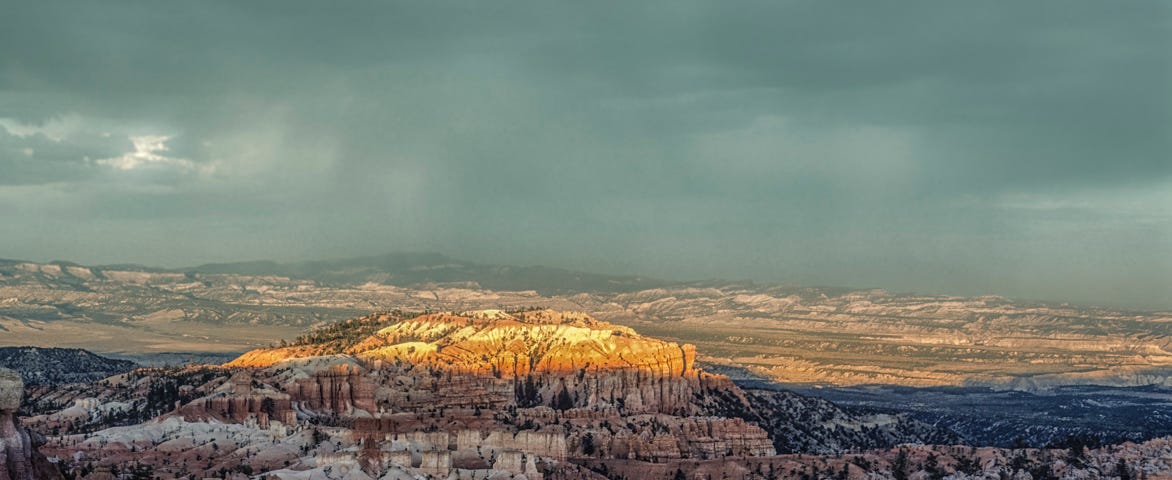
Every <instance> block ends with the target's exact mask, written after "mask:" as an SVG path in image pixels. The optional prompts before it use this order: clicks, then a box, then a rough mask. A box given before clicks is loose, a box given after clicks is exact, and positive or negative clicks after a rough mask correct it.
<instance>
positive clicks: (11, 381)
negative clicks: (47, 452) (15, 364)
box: [0, 368, 61, 480]
mask: <svg viewBox="0 0 1172 480" xmlns="http://www.w3.org/2000/svg"><path fill="white" fill-rule="evenodd" d="M23 397H24V381H22V380H21V378H20V374H18V373H16V372H14V371H12V370H9V369H6V368H0V480H33V479H59V478H61V474H60V472H58V471H57V469H56V468H53V466H52V465H49V464H48V461H46V460H45V457H44V456H42V455H41V454H40V452H38V451H37V447H38V446H39V444H40V443H41V442H40V441H39V440H40V439H39V438H34V437H33V436H31V435H29V432H28V430H26V429H25V428H24V426H23V425H21V424H20V420H18V419H17V418H16V410H17V409H19V408H20V403H21V400H22V399H23ZM34 440H37V441H36V442H34Z"/></svg>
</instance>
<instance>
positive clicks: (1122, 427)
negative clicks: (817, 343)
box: [704, 365, 1172, 448]
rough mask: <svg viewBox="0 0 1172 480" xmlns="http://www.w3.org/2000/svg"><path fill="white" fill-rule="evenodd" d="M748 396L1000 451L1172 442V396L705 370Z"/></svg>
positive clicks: (1167, 392) (1158, 391) (1149, 390)
mask: <svg viewBox="0 0 1172 480" xmlns="http://www.w3.org/2000/svg"><path fill="white" fill-rule="evenodd" d="M704 368H705V369H706V370H710V371H718V372H720V373H724V374H726V375H729V376H730V377H732V378H733V379H734V381H735V382H736V383H737V384H738V385H740V386H741V387H742V388H745V389H748V390H788V391H793V392H796V393H800V394H803V395H808V396H812V397H818V398H823V399H826V400H829V401H831V402H834V403H835V404H838V405H839V406H841V407H843V408H846V409H848V410H855V411H857V412H860V413H862V412H869V413H873V412H889V413H907V414H910V415H911V416H912V418H915V419H917V420H920V421H921V422H924V423H927V424H930V425H934V426H938V427H943V428H945V429H948V430H951V431H953V432H955V433H956V434H958V435H959V436H960V437H961V438H962V439H963V441H964V442H965V443H967V444H970V445H976V446H997V447H1022V446H1028V447H1035V448H1037V447H1067V446H1069V445H1070V444H1071V443H1072V442H1074V443H1080V444H1084V445H1089V446H1094V445H1099V444H1114V443H1121V442H1125V441H1136V442H1138V441H1144V440H1148V439H1152V438H1156V437H1161V436H1166V435H1172V389H1167V388H1161V387H1155V386H1145V387H1102V386H1066V387H1056V388H1053V389H1049V390H1045V391H1041V392H1037V393H1028V392H1020V391H1011V390H994V389H991V388H987V387H926V388H914V387H902V386H889V385H865V386H854V387H836V386H828V385H810V384H778V383H775V382H771V381H769V380H767V379H763V378H761V377H759V376H756V375H753V374H752V373H750V372H748V371H746V370H743V369H738V368H735V367H727V366H716V365H705V366H704Z"/></svg>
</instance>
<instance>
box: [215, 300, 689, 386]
mask: <svg viewBox="0 0 1172 480" xmlns="http://www.w3.org/2000/svg"><path fill="white" fill-rule="evenodd" d="M320 353H326V352H320V351H315V350H313V347H312V346H302V345H295V346H292V347H283V348H276V349H260V350H254V351H251V352H248V353H246V354H244V355H242V356H241V357H240V358H238V359H236V360H234V361H233V362H231V363H229V364H228V366H233V367H268V366H272V365H275V364H277V363H280V362H282V361H287V360H290V359H293V358H299V357H305V356H307V355H313V354H320ZM336 353H345V354H347V355H352V356H355V357H358V358H360V359H362V360H365V361H367V362H374V363H376V364H377V363H379V362H390V363H414V364H421V365H431V366H437V367H444V368H445V369H449V370H453V371H459V372H465V373H475V374H486V375H493V376H496V377H498V378H501V377H504V378H511V377H518V376H524V375H528V374H531V373H579V372H588V371H599V370H627V369H636V370H643V371H647V372H648V373H651V374H654V375H656V376H665V377H690V378H694V377H696V375H697V374H698V373H697V371H696V370H695V367H694V362H695V358H696V352H695V348H694V347H693V346H691V345H683V346H680V345H678V344H675V343H671V342H665V341H662V340H657V339H653V338H646V337H642V336H640V335H638V334H637V333H635V331H634V330H632V329H630V328H628V327H623V326H618V325H613V324H610V323H606V322H602V321H598V320H595V319H593V318H591V317H590V316H588V315H586V314H583V313H573V312H556V311H550V310H538V311H530V312H520V313H515V314H509V313H505V312H501V311H498V310H484V311H477V312H465V313H460V314H452V313H437V314H429V315H423V316H420V317H416V318H412V319H408V320H403V321H399V322H396V323H394V324H392V325H390V326H387V327H385V328H383V329H381V330H379V331H378V332H376V333H375V334H373V335H371V336H369V337H367V338H365V339H363V340H361V341H359V342H357V343H356V344H355V345H354V346H351V347H348V348H346V349H345V351H344V352H336Z"/></svg>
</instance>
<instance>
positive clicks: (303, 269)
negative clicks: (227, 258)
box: [173, 253, 673, 295]
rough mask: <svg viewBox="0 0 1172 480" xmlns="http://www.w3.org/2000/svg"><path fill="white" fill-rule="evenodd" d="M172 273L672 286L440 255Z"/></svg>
mask: <svg viewBox="0 0 1172 480" xmlns="http://www.w3.org/2000/svg"><path fill="white" fill-rule="evenodd" d="M173 271H179V272H191V273H203V274H236V275H253V276H263V275H279V276H283V277H289V278H296V279H306V280H315V281H319V282H323V283H327V284H349V285H352V284H362V283H367V282H373V283H379V284H384V285H394V286H399V287H408V286H414V285H423V284H436V283H441V284H442V283H465V284H469V283H474V284H475V285H476V286H478V287H480V288H484V289H488V290H508V291H521V290H533V291H536V292H538V293H541V294H543V295H548V294H555V293H578V292H609V293H620V292H633V291H638V290H644V289H648V288H656V287H661V286H665V285H669V284H672V283H673V282H669V281H665V280H658V279H652V278H646V277H641V276H624V275H605V274H598V273H586V272H577V271H572V270H567V269H563V268H555V267H545V266H540V265H538V266H527V267H516V266H507V265H489V264H478V263H474V262H469V261H465V260H457V259H454V258H451V257H448V256H447V255H443V254H439V253H389V254H386V255H377V256H367V257H353V258H344V259H337V260H315V261H304V262H291V263H278V262H274V261H270V260H261V261H249V262H233V263H208V264H204V265H199V266H196V267H191V268H180V269H175V270H173Z"/></svg>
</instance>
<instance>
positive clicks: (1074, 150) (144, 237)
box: [0, 1, 1172, 308]
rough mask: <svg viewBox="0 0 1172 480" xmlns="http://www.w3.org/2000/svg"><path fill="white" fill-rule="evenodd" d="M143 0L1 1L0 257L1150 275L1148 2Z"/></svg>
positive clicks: (762, 274)
mask: <svg viewBox="0 0 1172 480" xmlns="http://www.w3.org/2000/svg"><path fill="white" fill-rule="evenodd" d="M142 7H143V5H141V4H136V3H132V2H102V3H83V2H77V3H74V4H73V5H64V4H40V3H38V2H32V3H27V4H24V5H19V6H13V7H11V8H9V9H8V11H6V14H5V15H3V16H2V18H0V58H2V59H3V60H0V222H3V224H4V225H5V228H4V235H3V239H2V240H0V247H2V248H0V249H2V251H0V256H3V257H12V258H23V259H30V260H50V259H67V260H73V261H79V262H84V263H112V262H137V263H146V264H161V265H170V266H177V265H188V264H196V263H202V262H207V261H228V260H246V259H258V258H274V259H278V260H281V259H301V258H323V257H337V256H347V255H359V254H374V253H383V252H389V251H403V250H429V251H442V252H445V253H447V254H449V255H453V256H457V257H462V258H468V259H472V260H477V261H482V262H495V263H517V264H547V265H555V266H563V267H567V268H575V269H584V270H590V271H600V272H611V273H640V274H646V275H654V276H661V277H669V278H676V279H698V278H708V277H724V278H751V279H755V280H760V281H782V282H788V283H800V284H830V285H846V286H855V287H884V288H888V289H892V290H904V291H907V290H911V291H921V292H930V293H958V294H985V293H993V294H1002V295H1009V296H1018V297H1025V298H1042V299H1054V300H1068V301H1076V302H1080V303H1110V304H1116V305H1125V306H1136V307H1147V308H1151V307H1156V308H1169V307H1172V303H1169V302H1170V301H1169V300H1168V292H1169V291H1170V287H1172V145H1170V143H1172V140H1170V139H1172V135H1170V133H1172V128H1170V127H1172V87H1170V86H1172V58H1170V57H1172V54H1170V53H1169V52H1170V50H1169V49H1168V48H1167V45H1169V44H1170V41H1172V6H1170V5H1169V4H1166V3H1162V2H1124V3H1118V2H1113V3H1104V2H1069V1H1061V2H1059V1H1054V2H1031V3H1030V4H1019V3H1000V4H989V3H978V2H970V3H956V2H949V3H943V2H929V1H925V2H910V3H901V4H900V5H899V6H893V5H878V4H857V5H853V6H849V7H848V6H841V5H832V4H827V3H826V2H760V3H727V2H711V3H697V2H648V3H638V4H631V3H628V2H614V3H608V2H603V3H589V4H557V3H548V2H535V3H519V2H517V3H514V2H491V3H485V2H425V3H407V2H402V3H398V2H370V3H362V2H360V3H347V4H345V5H340V6H339V5H334V4H329V3H323V2H304V3H300V4H298V3H289V2H273V3H264V2H257V3H251V2H250V3H247V4H241V3H238V2H192V3H186V4H177V5H166V6H162V5H159V6H148V7H149V8H142Z"/></svg>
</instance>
